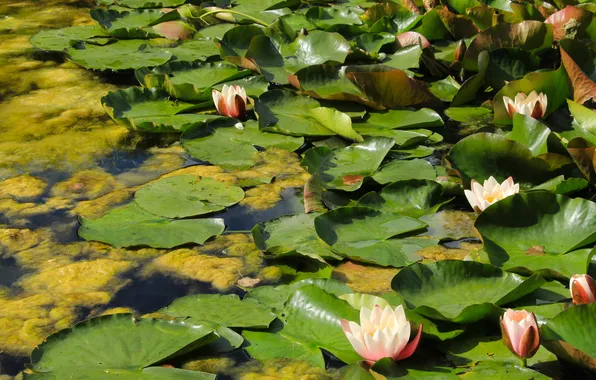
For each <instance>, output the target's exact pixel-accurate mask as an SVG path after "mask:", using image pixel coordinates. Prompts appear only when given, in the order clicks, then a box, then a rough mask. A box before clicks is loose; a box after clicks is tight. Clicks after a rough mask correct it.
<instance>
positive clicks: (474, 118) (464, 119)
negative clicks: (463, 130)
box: [445, 107, 493, 125]
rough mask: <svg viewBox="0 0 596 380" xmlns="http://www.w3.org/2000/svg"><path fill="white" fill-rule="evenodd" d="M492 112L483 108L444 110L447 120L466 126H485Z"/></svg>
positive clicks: (451, 108) (452, 108)
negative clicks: (465, 124)
mask: <svg viewBox="0 0 596 380" xmlns="http://www.w3.org/2000/svg"><path fill="white" fill-rule="evenodd" d="M492 114H493V112H492V111H491V110H490V109H488V108H484V107H450V108H447V109H446V110H445V115H447V116H448V117H449V118H451V119H453V120H455V121H459V122H460V123H468V124H481V125H482V124H487V123H488V122H489V121H490V120H491V119H492Z"/></svg>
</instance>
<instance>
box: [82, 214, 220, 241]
mask: <svg viewBox="0 0 596 380" xmlns="http://www.w3.org/2000/svg"><path fill="white" fill-rule="evenodd" d="M80 222H81V228H79V235H80V236H81V237H82V238H83V239H85V240H94V241H101V242H104V243H108V244H110V245H113V246H114V247H133V246H149V247H153V248H172V247H176V246H178V245H182V244H186V243H196V244H203V243H204V242H205V241H206V240H207V239H209V238H211V237H213V236H216V235H219V234H221V233H222V232H223V231H224V229H225V226H224V222H223V219H184V220H173V219H167V218H163V217H159V216H156V215H153V214H151V213H148V212H146V211H144V210H143V209H141V208H140V207H139V206H137V205H136V204H135V203H130V204H128V205H126V206H122V207H118V208H115V209H113V210H111V211H110V212H108V213H107V214H106V215H104V216H103V217H101V218H98V219H87V218H83V217H80Z"/></svg>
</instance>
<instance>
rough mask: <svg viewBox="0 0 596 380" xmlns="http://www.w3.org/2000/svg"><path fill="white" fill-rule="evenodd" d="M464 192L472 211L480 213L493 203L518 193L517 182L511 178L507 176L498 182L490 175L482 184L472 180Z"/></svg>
mask: <svg viewBox="0 0 596 380" xmlns="http://www.w3.org/2000/svg"><path fill="white" fill-rule="evenodd" d="M464 193H465V195H466V198H467V199H468V202H470V205H471V206H472V208H473V209H474V211H476V213H477V214H480V213H481V212H482V211H484V210H485V209H486V208H487V207H488V206H490V205H492V204H493V203H496V202H498V201H500V200H501V199H504V198H507V197H508V196H510V195H513V194H517V193H519V183H514V182H513V178H512V177H509V178H507V179H506V180H505V181H503V183H501V184H499V183H498V182H497V180H496V179H495V177H493V176H490V178H489V179H487V180H486V181H484V185H481V184H479V183H478V182H476V181H475V180H472V185H471V190H464Z"/></svg>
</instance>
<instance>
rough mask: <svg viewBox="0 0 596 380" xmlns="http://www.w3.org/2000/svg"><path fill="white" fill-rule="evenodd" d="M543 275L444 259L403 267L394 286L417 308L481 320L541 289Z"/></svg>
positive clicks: (433, 314)
mask: <svg viewBox="0 0 596 380" xmlns="http://www.w3.org/2000/svg"><path fill="white" fill-rule="evenodd" d="M542 284H544V280H543V279H542V277H540V276H538V275H533V276H531V277H529V278H524V277H522V276H519V275H517V274H513V273H507V272H504V271H502V270H501V269H499V268H497V267H494V266H492V265H489V264H482V263H478V262H473V261H459V260H444V261H439V262H436V263H429V264H426V265H425V264H420V263H418V264H414V265H411V266H409V267H406V268H404V269H402V270H401V271H400V272H399V273H398V274H397V275H396V276H395V277H394V278H393V281H392V282H391V287H392V288H393V290H395V291H396V292H397V293H399V295H401V296H402V297H403V298H405V300H406V302H407V303H408V306H410V307H411V308H414V311H415V312H417V313H419V314H422V315H424V316H426V317H429V318H434V319H440V320H445V321H451V322H456V323H471V322H475V321H478V320H480V319H482V318H484V317H486V316H487V315H489V314H491V313H493V312H495V311H496V310H498V307H499V306H501V305H505V304H507V303H509V302H513V301H515V300H516V299H518V298H521V297H523V296H525V295H526V294H528V293H530V292H532V291H534V290H536V289H538V288H539V287H540V286H542Z"/></svg>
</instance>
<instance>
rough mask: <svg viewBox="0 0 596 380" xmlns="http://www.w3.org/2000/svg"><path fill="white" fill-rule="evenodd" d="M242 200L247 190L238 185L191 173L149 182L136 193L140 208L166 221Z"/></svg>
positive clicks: (221, 207)
mask: <svg viewBox="0 0 596 380" xmlns="http://www.w3.org/2000/svg"><path fill="white" fill-rule="evenodd" d="M243 198H244V191H243V190H242V188H240V187H238V186H233V185H230V184H227V183H223V182H219V181H216V180H214V179H213V178H200V177H197V176H194V175H190V174H188V175H179V176H175V177H167V178H163V179H160V180H157V181H154V182H151V183H148V184H147V185H145V186H142V187H141V188H140V189H139V190H137V192H136V193H135V202H136V203H137V205H138V206H139V207H141V208H142V209H144V210H145V211H149V212H150V213H152V214H155V215H159V216H163V217H166V218H186V217H189V216H197V215H202V214H208V213H211V212H215V211H220V210H223V209H225V208H226V207H229V206H232V205H234V204H236V203H238V202H240V201H241V200H242V199H243Z"/></svg>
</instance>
